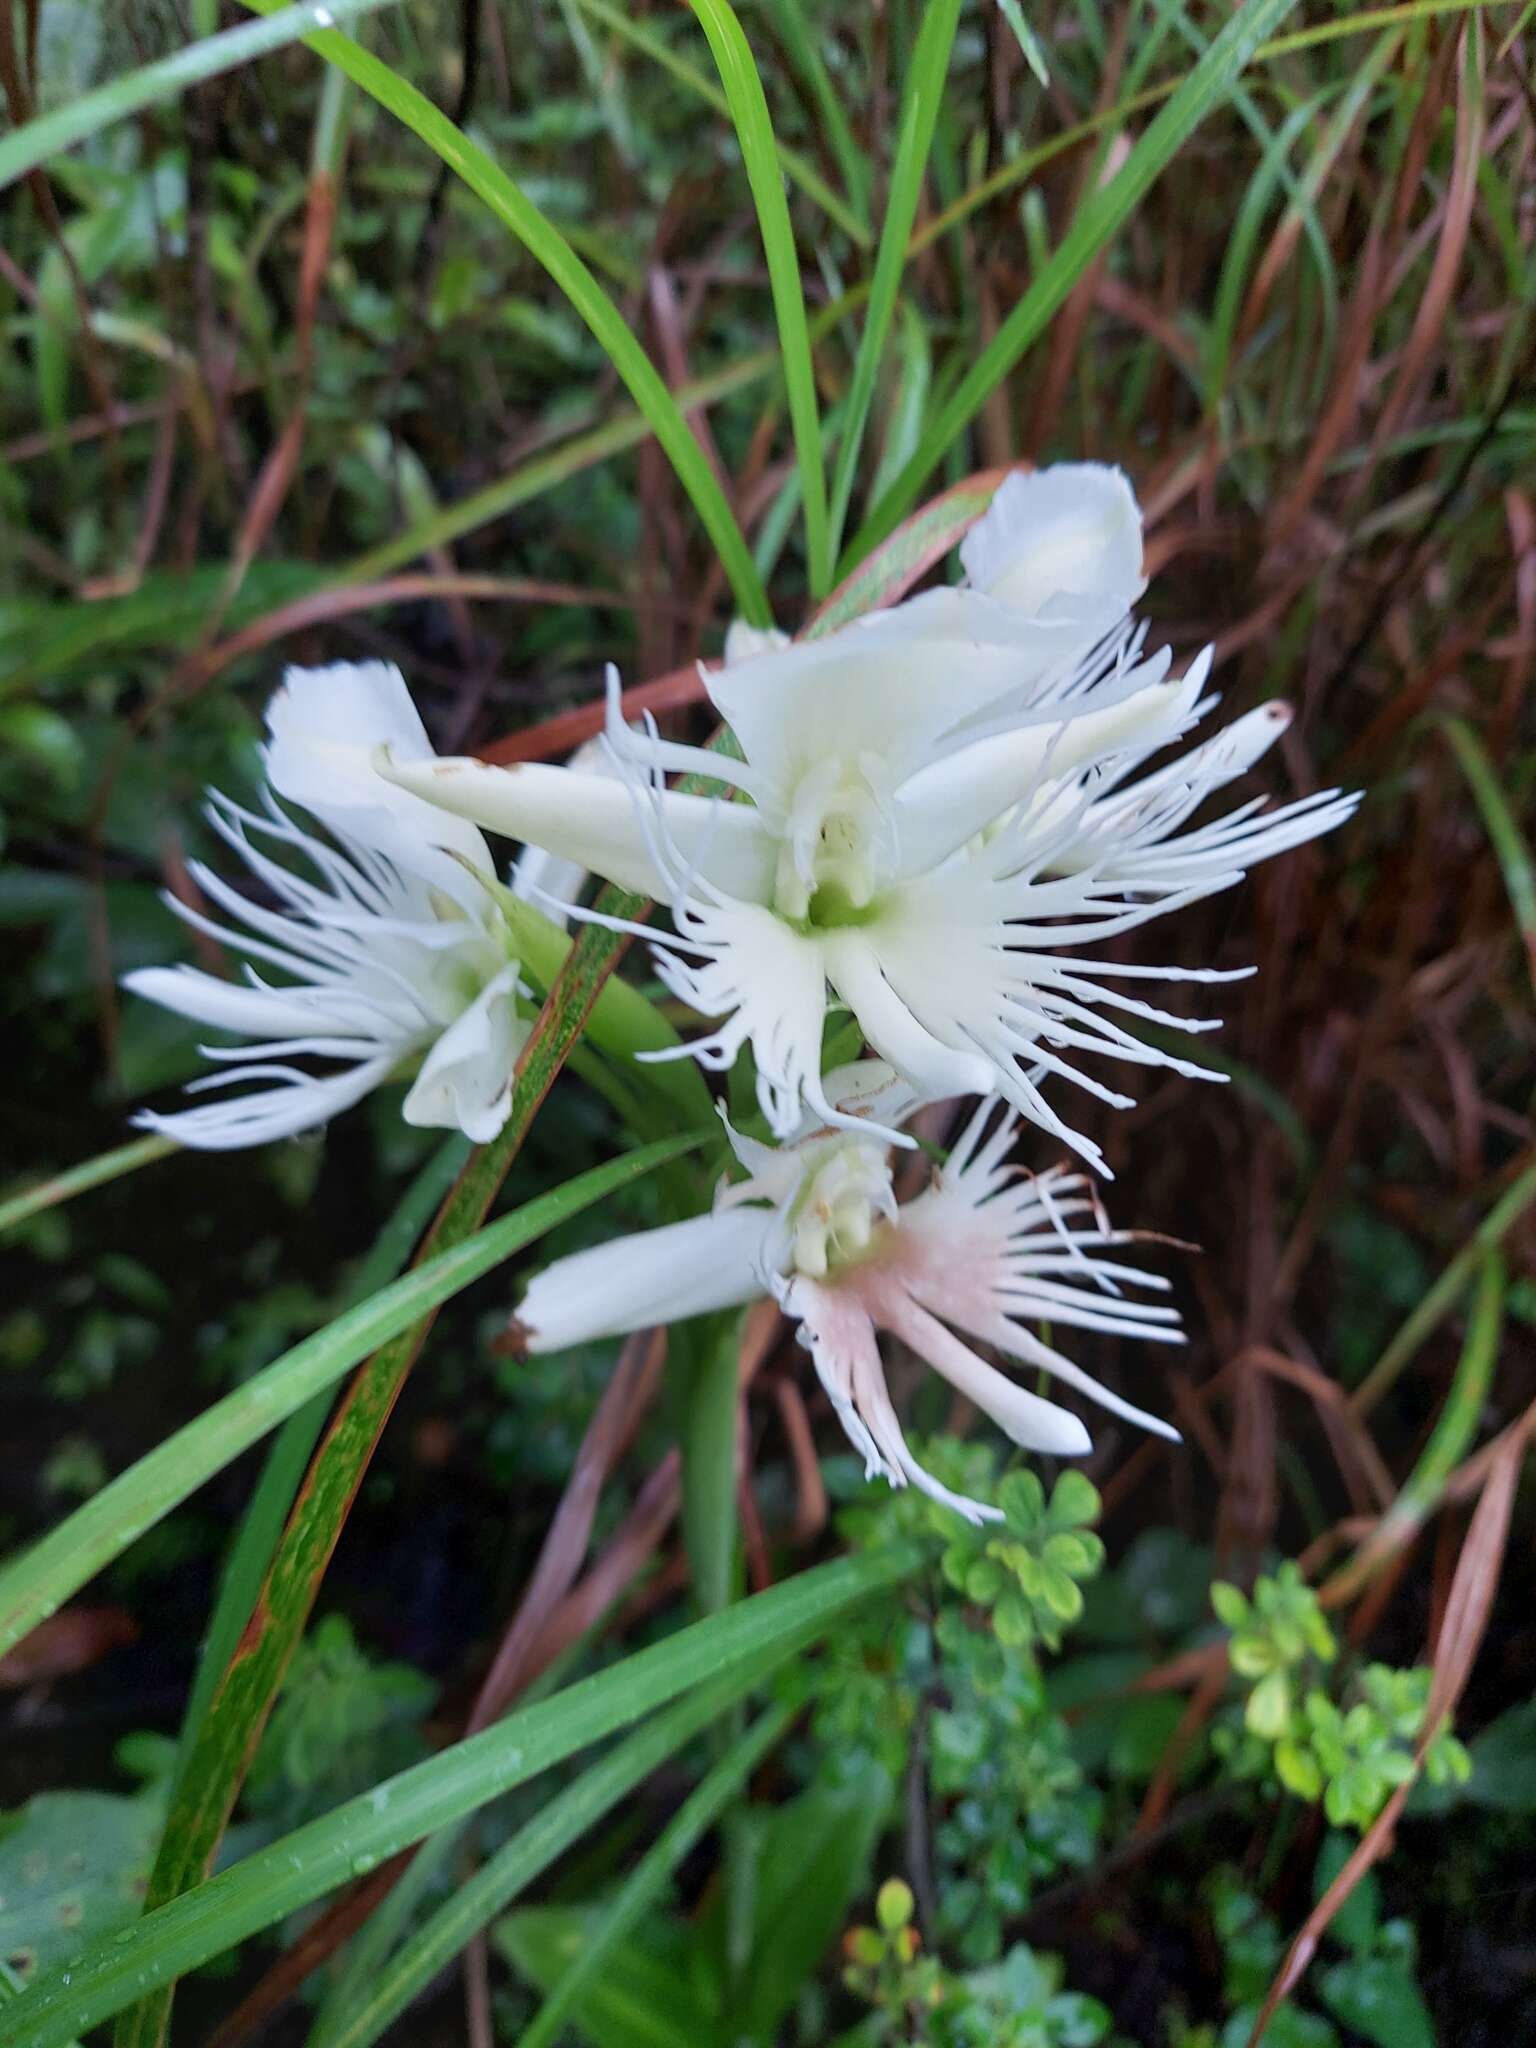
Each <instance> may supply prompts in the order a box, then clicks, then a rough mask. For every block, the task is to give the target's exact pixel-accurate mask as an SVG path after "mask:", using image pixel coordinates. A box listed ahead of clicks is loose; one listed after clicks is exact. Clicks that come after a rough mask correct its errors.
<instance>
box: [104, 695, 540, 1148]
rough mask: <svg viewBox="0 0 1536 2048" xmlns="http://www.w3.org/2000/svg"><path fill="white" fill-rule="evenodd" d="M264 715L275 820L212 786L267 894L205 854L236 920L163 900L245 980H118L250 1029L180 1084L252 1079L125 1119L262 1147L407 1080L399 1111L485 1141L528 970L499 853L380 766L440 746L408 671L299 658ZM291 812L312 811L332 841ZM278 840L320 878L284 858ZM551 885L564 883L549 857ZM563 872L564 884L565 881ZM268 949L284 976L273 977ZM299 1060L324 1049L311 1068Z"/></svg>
mask: <svg viewBox="0 0 1536 2048" xmlns="http://www.w3.org/2000/svg"><path fill="white" fill-rule="evenodd" d="M267 726H268V730H269V732H270V734H271V737H270V739H269V740H268V741H267V743H266V744H265V746H264V747H263V749H262V756H263V766H264V769H265V774H266V781H267V785H268V788H267V794H266V810H265V814H264V815H263V814H258V813H257V812H255V811H250V810H246V809H244V808H243V807H242V806H241V805H239V804H237V803H234V802H233V801H231V799H230V798H228V797H226V796H222V795H220V794H218V793H217V792H216V791H211V792H210V793H209V803H208V817H209V820H210V822H211V823H212V825H213V828H214V830H215V831H216V832H217V833H218V834H219V836H220V838H222V839H223V840H224V841H225V842H226V843H227V844H228V845H230V846H231V847H233V848H234V850H235V852H236V853H238V854H239V855H240V857H241V859H242V860H243V861H244V862H245V864H246V866H247V867H248V868H249V869H250V871H251V873H252V875H253V876H254V877H255V878H256V880H257V881H258V882H259V883H260V884H262V885H263V886H264V888H265V890H266V892H267V893H268V895H269V897H270V898H271V899H272V901H273V902H274V903H275V905H276V907H275V908H269V907H266V906H265V905H263V904H261V903H258V902H256V901H253V900H252V899H251V898H250V897H247V896H245V895H243V894H242V893H241V892H240V891H239V890H237V889H235V888H233V887H232V886H231V885H230V884H229V883H228V882H227V881H225V880H224V879H223V878H222V877H221V876H219V875H217V874H215V873H214V872H213V871H212V870H211V869H209V868H207V867H205V866H204V865H202V864H201V863H195V864H194V865H193V867H192V874H193V877H194V879H195V880H196V882H197V885H198V887H199V889H200V890H201V891H202V894H203V895H204V897H206V898H207V900H208V901H209V902H210V903H212V904H214V905H215V906H216V907H217V908H218V909H219V910H220V911H222V912H224V913H225V915H226V916H227V917H228V918H229V919H230V921H231V922H230V923H229V924H227V925H225V924H219V923H216V922H214V921H213V919H212V918H210V917H208V916H206V915H204V913H203V912H201V911H199V910H196V909H193V908H192V907H191V906H189V905H188V904H185V903H182V902H181V901H179V900H178V899H176V898H173V897H168V898H167V901H168V902H169V903H170V906H171V908H172V909H173V910H174V911H175V912H176V914H177V916H178V917H180V918H182V919H183V920H184V921H185V922H186V923H187V924H189V925H191V926H192V927H193V928H194V929H195V930H197V931H200V932H205V933H207V934H208V936H209V937H211V938H213V939H215V940H216V941H218V942H219V943H221V944H223V945H227V946H229V947H230V948H231V949H232V950H233V951H235V952H237V953H240V954H243V955H244V956H245V958H246V961H247V962H248V963H250V964H247V966H246V969H245V979H244V981H243V982H241V983H237V982H232V981H223V980H220V979H218V978H217V977H216V976H214V975H211V974H205V973H203V972H202V971H201V970H200V969H197V968H193V967H148V968H141V969H139V970H138V971H136V972H135V973H132V974H129V975H127V976H125V978H124V984H125V986H126V987H128V988H129V989H131V990H133V991H134V993H136V994H138V995H141V996H147V997H148V998H149V1000H150V1001H151V1002H156V1003H161V1004H163V1005H164V1006H165V1007H166V1008H167V1009H170V1010H175V1011H178V1012H179V1013H180V1014H181V1015H182V1016H185V1017H191V1018H193V1019H195V1020H196V1021H197V1022H198V1023H200V1024H208V1025H212V1026H213V1027H215V1028H216V1029H218V1030H221V1031H229V1032H234V1033H239V1034H241V1035H242V1036H243V1038H244V1039H245V1041H246V1042H245V1043H243V1044H241V1045H237V1046H233V1047H225V1046H205V1047H203V1048H202V1050H203V1051H204V1053H205V1054H206V1056H207V1057H208V1058H209V1059H211V1060H214V1061H217V1062H219V1063H220V1064H221V1068H222V1071H220V1072H218V1073H215V1074H212V1075H210V1076H208V1077H206V1078H204V1079H203V1080H200V1081H195V1082H193V1083H192V1087H191V1089H190V1090H189V1092H199V1093H201V1092H205V1091H207V1090H209V1089H221V1090H239V1091H241V1092H238V1093H229V1094H221V1095H220V1096H219V1097H218V1098H217V1099H215V1100H212V1101H209V1102H205V1103H202V1104H200V1105H199V1106H198V1107H196V1108H194V1109H188V1110H183V1111H180V1112H179V1113H177V1114H174V1115H170V1116H161V1115H157V1114H155V1113H154V1112H152V1111H148V1110H145V1111H141V1112H140V1113H139V1115H138V1116H137V1117H136V1118H135V1119H134V1121H135V1122H136V1123H137V1124H139V1125H141V1126H142V1127H144V1128H146V1129H149V1130H156V1131H163V1132H164V1133H165V1134H166V1136H168V1137H171V1138H175V1139H176V1140H177V1141H178V1142H179V1143H180V1144H183V1145H189V1146H193V1147H197V1148H201V1149H204V1150H210V1151H223V1150H228V1149H231V1148H234V1147H238V1146H243V1145H259V1144H264V1143H265V1142H267V1141H268V1140H269V1139H273V1138H281V1137H287V1136H290V1135H292V1134H293V1133H295V1132H298V1131H304V1130H310V1129H312V1128H314V1127H315V1126H316V1125H318V1124H322V1123H324V1122H325V1121H326V1120H327V1119H328V1118H329V1117H331V1116H334V1115H335V1114H336V1113H337V1111H339V1110H343V1109H346V1108H348V1107H350V1106H351V1104H353V1103H355V1102H358V1101H360V1100H361V1099H362V1098H363V1096H365V1095H366V1094H368V1092H369V1091H370V1090H371V1089H373V1088H376V1087H378V1086H379V1084H380V1083H381V1082H384V1081H386V1080H389V1079H391V1078H392V1077H394V1076H397V1075H404V1074H409V1073H414V1076H415V1078H414V1080H413V1081H412V1085H411V1088H410V1092H409V1093H408V1094H407V1096H406V1098H405V1103H404V1108H403V1114H404V1116H405V1119H406V1122H407V1123H412V1124H422V1125H431V1126H445V1127H447V1128H450V1129H457V1130H461V1131H463V1132H464V1133H465V1135H466V1136H467V1137H470V1138H472V1139H474V1140H475V1141H476V1142H477V1143H484V1142H485V1141H486V1140H487V1139H489V1138H493V1137H494V1136H495V1135H496V1133H497V1131H499V1130H500V1128H501V1126H502V1124H503V1123H504V1122H505V1121H506V1116H507V1110H508V1106H509V1103H510V1100H511V1087H512V1068H513V1064H514V1062H515V1060H516V1058H517V1054H518V1052H519V1051H520V1050H521V1048H522V1045H523V1043H524V1041H525V1040H526V1038H527V1035H528V1028H529V1027H528V1025H527V1024H526V1023H525V1022H524V1021H523V1020H522V1019H521V1018H520V1017H519V1014H518V1007H517V998H518V993H519V985H518V963H517V961H516V960H515V959H514V958H513V957H512V956H511V951H510V935H509V932H508V929H507V925H506V921H505V919H504V918H503V916H502V914H501V912H500V910H499V909H498V908H497V905H496V901H495V895H494V891H493V889H492V888H490V887H488V886H487V881H488V880H489V879H490V875H491V857H490V853H489V851H488V849H487V847H486V844H485V841H484V840H483V839H482V838H481V836H480V834H479V833H478V832H477V831H476V830H475V828H474V827H473V826H472V825H467V824H465V823H464V821H463V820H462V819H458V818H453V817H449V816H448V815H447V814H446V813H444V812H442V811H439V810H435V809H433V808H432V807H431V806H430V805H427V804H424V803H422V802H421V801H420V799H419V798H417V797H414V796H411V795H410V794H409V793H408V792H407V791H405V790H403V789H399V788H397V787H396V786H395V785H393V784H392V783H388V782H385V781H384V780H383V779H382V778H381V777H380V776H379V775H378V774H377V773H376V772H375V770H374V767H373V755H374V753H375V751H376V749H377V747H378V746H379V745H380V744H382V743H384V742H386V741H387V742H388V743H389V745H390V746H391V748H392V750H393V752H394V754H395V756H396V758H398V759H401V760H427V759H430V758H431V755H432V747H431V743H430V742H429V740H428V739H427V736H426V733H425V731H424V730H423V728H422V724H421V721H420V719H419V718H418V716H417V714H416V711H415V709H414V707H413V706H412V704H411V700H410V698H409V696H408V695H407V693H406V689H405V684H404V683H403V681H402V680H401V677H400V674H399V671H398V670H396V669H394V668H390V667H387V666H386V665H385V664H384V663H382V662H365V663H363V664H361V665H360V666H352V665H350V664H346V663H340V664H337V665H336V666H334V667H331V668H321V669H290V670H289V671H288V674H287V676H286V678H285V680H284V683H283V686H282V688H281V689H280V690H279V691H278V692H277V694H276V695H275V696H274V697H273V699H272V701H271V703H270V704H269V706H268V707H267ZM280 799H281V801H279V800H280ZM285 805H293V806H296V807H298V808H299V809H301V810H302V811H304V812H306V813H308V814H309V816H310V817H311V818H313V819H314V820H316V821H317V823H318V824H319V825H320V826H321V827H323V828H324V836H321V835H320V834H318V833H316V832H312V831H309V830H307V829H305V827H304V826H302V825H300V824H298V823H296V822H295V820H294V818H293V817H292V816H291V815H290V814H289V812H288V810H287V809H285V808H284V806H285ZM274 849H282V850H284V851H285V852H286V853H287V854H288V855H289V856H290V857H292V856H297V859H298V860H299V861H300V862H302V863H303V864H304V865H305V866H306V867H307V868H308V870H309V871H310V872H309V873H307V874H306V873H304V872H301V871H300V870H299V869H298V868H297V867H295V866H292V865H289V864H287V862H285V861H283V860H279V859H275V858H273V851H272V850H274ZM482 877H485V879H484V880H482V879H481V878H482ZM543 879H544V880H546V881H550V882H553V881H554V880H555V878H554V877H553V876H551V875H550V874H549V872H548V870H547V869H545V870H544V871H543ZM558 879H559V881H560V883H561V884H562V885H566V886H568V885H569V877H568V876H567V875H565V874H563V873H562V874H561V875H560V877H559V878H558ZM258 962H259V963H261V964H262V965H264V966H266V967H270V968H274V969H275V970H276V971H277V974H278V975H279V976H280V977H281V979H280V980H275V981H273V980H268V979H266V978H265V977H264V976H263V974H262V973H261V972H260V971H259V969H258V967H257V965H256V964H254V963H258ZM296 1060H311V1061H316V1062H319V1063H321V1068H320V1071H312V1070H311V1069H310V1068H308V1067H303V1066H297V1065H295V1064H293V1063H294V1062H295V1061H296Z"/></svg>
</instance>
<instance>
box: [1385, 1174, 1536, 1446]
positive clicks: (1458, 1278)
mask: <svg viewBox="0 0 1536 2048" xmlns="http://www.w3.org/2000/svg"><path fill="white" fill-rule="evenodd" d="M1527 1157H1529V1154H1527ZM1533 1202H1536V1161H1532V1163H1531V1164H1530V1165H1528V1166H1527V1167H1526V1168H1525V1170H1524V1172H1523V1173H1521V1174H1520V1175H1519V1176H1518V1177H1517V1178H1516V1179H1515V1180H1514V1181H1513V1182H1512V1183H1511V1185H1510V1186H1509V1187H1507V1188H1506V1189H1505V1191H1504V1193H1503V1194H1502V1195H1501V1196H1500V1197H1499V1199H1498V1201H1496V1202H1495V1203H1494V1205H1493V1207H1492V1208H1491V1209H1490V1210H1489V1211H1488V1214H1487V1215H1486V1216H1485V1217H1484V1218H1483V1220H1482V1222H1481V1223H1479V1224H1478V1226H1477V1228H1476V1230H1474V1231H1473V1233H1472V1235H1471V1236H1470V1237H1469V1238H1468V1239H1467V1242H1466V1243H1465V1244H1464V1245H1463V1246H1462V1248H1461V1250H1460V1251H1459V1252H1457V1254H1456V1256H1455V1258H1453V1259H1452V1260H1451V1261H1450V1263H1449V1264H1448V1265H1447V1266H1446V1267H1445V1268H1444V1270H1443V1271H1442V1272H1441V1273H1440V1275H1439V1277H1438V1278H1437V1279H1436V1280H1435V1282H1434V1284H1433V1285H1432V1286H1431V1287H1429V1288H1428V1289H1427V1290H1426V1292H1425V1293H1424V1294H1423V1295H1422V1296H1421V1297H1420V1298H1419V1300H1418V1301H1416V1302H1415V1303H1414V1305H1413V1307H1412V1308H1411V1309H1410V1310H1409V1311H1408V1313H1407V1315H1406V1316H1404V1318H1403V1320H1402V1323H1401V1325H1400V1326H1399V1328H1398V1331H1397V1334H1396V1335H1395V1336H1394V1337H1393V1339H1392V1341H1391V1343H1390V1344H1388V1346H1387V1348H1386V1350H1385V1351H1383V1352H1382V1354H1381V1356H1380V1358H1378V1359H1377V1361H1376V1363H1375V1364H1374V1365H1373V1366H1372V1367H1371V1369H1370V1371H1369V1372H1368V1373H1367V1374H1366V1376H1365V1378H1364V1379H1363V1380H1362V1381H1361V1382H1360V1384H1359V1386H1358V1387H1356V1389H1355V1391H1354V1392H1353V1393H1352V1394H1351V1395H1350V1397H1349V1407H1350V1411H1351V1413H1352V1414H1354V1415H1360V1416H1364V1415H1369V1414H1370V1412H1371V1410H1372V1409H1373V1408H1374V1407H1375V1406H1376V1404H1377V1402H1378V1401H1379V1400H1380V1399H1381V1398H1382V1396H1383V1395H1384V1394H1385V1393H1387V1392H1388V1390H1389V1389H1390V1388H1391V1387H1392V1386H1393V1385H1394V1384H1395V1383H1396V1381H1397V1379H1398V1376H1399V1375H1400V1374H1401V1373H1402V1371H1403V1369H1404V1367H1405V1366H1406V1365H1407V1364H1408V1362H1409V1361H1410V1359H1412V1357H1413V1356H1414V1353H1415V1352H1416V1351H1417V1350H1418V1349H1419V1346H1420V1345H1421V1344H1423V1343H1424V1342H1425V1341H1426V1340H1427V1339H1428V1338H1429V1337H1430V1336H1432V1335H1433V1333H1434V1332H1435V1331H1436V1330H1437V1329H1438V1328H1439V1327H1440V1325H1441V1324H1442V1323H1443V1322H1444V1321H1445V1319H1446V1317H1447V1316H1448V1315H1449V1314H1450V1312H1451V1310H1452V1309H1453V1308H1454V1307H1455V1306H1456V1304H1457V1302H1458V1301H1459V1300H1460V1299H1461V1297H1462V1295H1463V1294H1464V1293H1465V1292H1466V1290H1467V1287H1468V1286H1469V1284H1470V1283H1471V1279H1472V1275H1473V1273H1474V1272H1476V1270H1477V1269H1478V1267H1479V1266H1480V1265H1481V1264H1482V1263H1483V1260H1484V1259H1485V1258H1486V1257H1487V1255H1488V1253H1489V1252H1491V1251H1495V1250H1496V1249H1497V1248H1498V1246H1499V1245H1501V1244H1502V1243H1503V1242H1504V1239H1505V1238H1506V1237H1507V1236H1508V1234H1509V1232H1510V1231H1511V1229H1512V1228H1513V1227H1514V1225H1515V1224H1516V1223H1518V1222H1519V1220H1520V1218H1521V1217H1522V1216H1523V1215H1524V1214H1525V1212H1526V1210H1527V1209H1528V1208H1530V1206H1531V1204H1532V1203H1533Z"/></svg>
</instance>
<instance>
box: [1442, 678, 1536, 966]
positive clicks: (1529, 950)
mask: <svg viewBox="0 0 1536 2048" xmlns="http://www.w3.org/2000/svg"><path fill="white" fill-rule="evenodd" d="M1440 730H1441V731H1442V732H1443V733H1444V734H1445V736H1446V738H1447V739H1448V740H1449V741H1450V743H1451V748H1452V751H1453V752H1454V754H1455V756H1456V759H1457V760H1458V761H1459V762H1460V764H1461V769H1462V773H1463V774H1464V775H1465V776H1466V778H1467V781H1468V782H1469V783H1470V784H1471V786H1472V794H1473V796H1474V798H1475V799H1476V801H1477V808H1478V810H1479V812H1480V813H1481V814H1482V820H1483V828H1484V830H1485V831H1486V832H1487V834H1488V838H1489V840H1490V842H1491V844H1492V846H1493V850H1494V853H1495V855H1496V856H1497V858H1498V863H1499V870H1500V872H1501V874H1502V875H1503V877H1504V887H1505V890H1506V891H1507V892H1508V895H1509V907H1510V909H1511V910H1512V911H1513V912H1514V914H1515V923H1516V925H1517V926H1518V928H1519V932H1520V938H1521V942H1522V944H1523V945H1524V947H1525V957H1526V962H1527V966H1528V969H1529V972H1530V977H1531V986H1532V987H1533V988H1536V862H1533V861H1532V858H1531V849H1530V847H1529V846H1528V845H1527V844H1526V839H1525V834H1524V833H1523V832H1522V831H1521V829H1520V824H1519V820H1518V819H1517V818H1516V817H1515V814H1514V811H1513V810H1512V809H1511V808H1510V804H1509V799H1508V798H1507V797H1506V796H1505V794H1504V788H1503V784H1502V783H1501V782H1500V780H1499V774H1498V770H1497V769H1496V768H1495V767H1494V765H1493V763H1492V762H1491V761H1490V760H1489V758H1488V751H1487V749H1486V748H1485V747H1484V745H1483V743H1482V741H1481V740H1480V739H1479V738H1478V736H1477V734H1476V733H1475V732H1474V731H1473V730H1472V728H1471V726H1470V725H1468V724H1467V722H1466V720H1465V719H1464V718H1442V719H1441V720H1440Z"/></svg>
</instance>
